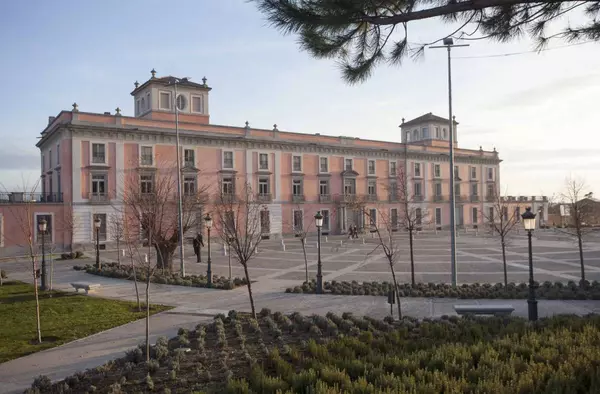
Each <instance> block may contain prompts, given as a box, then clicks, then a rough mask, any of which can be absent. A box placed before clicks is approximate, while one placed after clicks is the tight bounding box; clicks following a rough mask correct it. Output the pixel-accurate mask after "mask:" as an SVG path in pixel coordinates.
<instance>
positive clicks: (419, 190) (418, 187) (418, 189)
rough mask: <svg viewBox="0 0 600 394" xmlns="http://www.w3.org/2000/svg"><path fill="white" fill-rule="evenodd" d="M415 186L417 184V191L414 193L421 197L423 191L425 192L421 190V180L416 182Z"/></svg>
mask: <svg viewBox="0 0 600 394" xmlns="http://www.w3.org/2000/svg"><path fill="white" fill-rule="evenodd" d="M414 186H415V192H414V195H415V196H417V197H420V196H422V192H423V190H421V189H422V185H421V182H415V185H414Z"/></svg>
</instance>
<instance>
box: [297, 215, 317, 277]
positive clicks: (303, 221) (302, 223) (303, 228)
mask: <svg viewBox="0 0 600 394" xmlns="http://www.w3.org/2000/svg"><path fill="white" fill-rule="evenodd" d="M296 212H301V213H302V214H301V216H300V217H299V218H296V217H294V218H293V220H294V222H295V223H294V222H293V223H292V229H293V231H294V234H295V235H296V237H297V238H298V240H299V241H300V244H301V245H302V252H303V253H304V274H305V281H306V282H308V258H307V257H306V237H307V236H308V232H309V229H310V227H311V226H312V225H314V220H315V218H314V215H313V217H312V218H311V217H310V216H308V217H307V215H305V212H304V211H303V210H301V209H300V206H296V209H295V210H294V215H295V214H296ZM298 219H299V220H298ZM307 222H308V223H307Z"/></svg>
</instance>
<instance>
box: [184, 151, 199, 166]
mask: <svg viewBox="0 0 600 394" xmlns="http://www.w3.org/2000/svg"><path fill="white" fill-rule="evenodd" d="M183 165H184V166H185V167H196V152H195V151H194V150H193V149H184V150H183Z"/></svg>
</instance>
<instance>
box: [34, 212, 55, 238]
mask: <svg viewBox="0 0 600 394" xmlns="http://www.w3.org/2000/svg"><path fill="white" fill-rule="evenodd" d="M42 220H46V231H44V234H43V235H44V244H51V243H52V228H53V227H52V225H53V223H52V215H40V214H36V215H35V230H34V231H35V234H36V238H35V239H36V242H37V243H38V244H41V243H42V232H41V231H40V222H41V221H42Z"/></svg>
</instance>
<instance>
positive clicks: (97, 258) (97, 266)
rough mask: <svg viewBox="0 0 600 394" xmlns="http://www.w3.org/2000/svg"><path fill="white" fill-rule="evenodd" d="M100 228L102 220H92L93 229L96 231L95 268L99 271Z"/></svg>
mask: <svg viewBox="0 0 600 394" xmlns="http://www.w3.org/2000/svg"><path fill="white" fill-rule="evenodd" d="M100 226H102V220H100V218H98V217H97V218H96V219H95V220H94V228H95V229H96V268H98V269H100V268H102V266H101V265H100Z"/></svg>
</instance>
